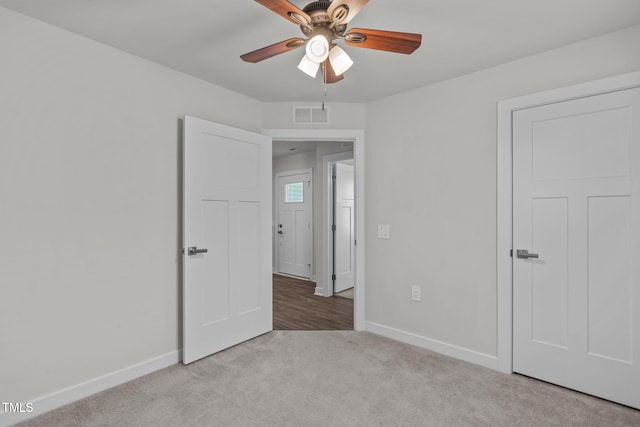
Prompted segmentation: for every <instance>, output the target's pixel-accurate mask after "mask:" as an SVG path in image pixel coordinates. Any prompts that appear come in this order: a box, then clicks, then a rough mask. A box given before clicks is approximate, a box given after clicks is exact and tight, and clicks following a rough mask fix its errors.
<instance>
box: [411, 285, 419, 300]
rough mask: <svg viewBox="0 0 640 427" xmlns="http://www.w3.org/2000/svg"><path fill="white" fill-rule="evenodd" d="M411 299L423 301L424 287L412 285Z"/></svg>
mask: <svg viewBox="0 0 640 427" xmlns="http://www.w3.org/2000/svg"><path fill="white" fill-rule="evenodd" d="M411 301H422V288H421V287H420V286H416V285H413V286H411Z"/></svg>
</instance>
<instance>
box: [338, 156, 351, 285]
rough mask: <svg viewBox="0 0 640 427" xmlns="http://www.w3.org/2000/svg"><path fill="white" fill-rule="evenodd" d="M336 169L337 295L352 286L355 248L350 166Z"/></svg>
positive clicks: (341, 166)
mask: <svg viewBox="0 0 640 427" xmlns="http://www.w3.org/2000/svg"><path fill="white" fill-rule="evenodd" d="M335 168H336V169H335V175H334V176H335V180H334V184H335V189H334V192H333V194H334V205H333V206H334V224H335V226H334V239H333V242H334V255H333V256H334V260H333V270H334V277H335V281H334V284H333V292H334V293H338V292H342V291H345V290H347V289H350V288H353V287H354V285H355V280H354V270H355V256H356V247H355V227H354V225H355V224H354V217H355V214H354V174H353V165H352V164H347V163H341V162H338V163H336V166H335Z"/></svg>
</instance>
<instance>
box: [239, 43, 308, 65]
mask: <svg viewBox="0 0 640 427" xmlns="http://www.w3.org/2000/svg"><path fill="white" fill-rule="evenodd" d="M306 42H307V41H306V40H305V39H301V38H298V37H295V38H292V39H288V40H284V41H281V42H280V43H275V44H272V45H271V46H267V47H263V48H262V49H258V50H254V51H253V52H249V53H245V54H244V55H241V56H240V58H242V60H243V61H245V62H253V63H256V62H260V61H264V60H265V59H268V58H271V57H272V56H276V55H280V54H281V53H285V52H288V51H290V50H293V49H297V48H299V47H300V46H304V44H305V43H306Z"/></svg>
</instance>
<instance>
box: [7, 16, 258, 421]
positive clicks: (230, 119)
mask: <svg viewBox="0 0 640 427" xmlns="http://www.w3.org/2000/svg"><path fill="white" fill-rule="evenodd" d="M0 40H1V42H0V58H2V60H1V62H2V65H1V66H0V138H1V139H0V282H1V283H0V289H1V295H0V300H1V305H2V308H1V309H0V395H1V396H0V398H1V400H2V401H3V402H7V401H8V402H21V401H22V402H24V401H29V400H32V399H35V398H38V397H40V396H42V395H45V394H48V393H52V392H56V391H59V390H62V389H64V388H66V387H70V386H73V385H75V384H78V383H81V382H83V381H87V380H91V379H94V378H97V377H99V376H101V375H105V374H108V373H110V372H113V371H115V370H118V369H121V368H124V367H128V366H131V365H134V364H137V363H140V362H144V361H147V360H149V359H152V358H154V357H157V356H162V355H166V354H171V353H175V356H176V357H177V350H178V349H179V348H180V347H181V337H180V328H181V310H180V304H181V301H180V297H179V295H180V291H179V268H178V264H179V259H180V257H181V255H180V254H179V249H180V247H181V242H180V241H179V234H178V230H179V221H180V213H179V209H180V208H179V198H180V195H179V183H180V174H181V170H180V155H179V149H180V148H179V140H180V137H179V135H180V127H179V119H180V118H181V117H183V115H184V114H190V115H194V116H198V117H202V118H205V119H209V120H213V121H217V122H220V123H224V124H228V125H232V126H236V127H239V128H243V129H248V130H253V131H258V132H259V131H260V129H261V123H262V120H261V114H262V104H261V103H260V102H258V101H255V100H252V99H250V98H246V97H243V96H240V95H237V94H235V93H233V92H230V91H228V90H225V89H222V88H220V87H217V86H214V85H211V84H208V83H205V82H203V81H200V80H197V79H194V78H191V77H188V76H186V75H184V74H181V73H178V72H175V71H172V70H170V69H167V68H164V67H162V66H159V65H156V64H153V63H151V62H148V61H145V60H142V59H140V58H137V57H134V56H131V55H128V54H125V53H123V52H121V51H118V50H115V49H112V48H110V47H107V46H105V45H101V44H98V43H95V42H93V41H90V40H88V39H85V38H83V37H80V36H77V35H73V34H71V33H68V32H66V31H63V30H60V29H57V28H55V27H52V26H49V25H46V24H43V23H41V22H39V21H36V20H33V19H30V18H27V17H25V16H23V15H19V14H16V13H14V12H11V11H8V10H7V9H4V8H0ZM36 409H37V408H36ZM0 424H1V420H0Z"/></svg>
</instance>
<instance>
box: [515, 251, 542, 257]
mask: <svg viewBox="0 0 640 427" xmlns="http://www.w3.org/2000/svg"><path fill="white" fill-rule="evenodd" d="M516 256H517V257H518V258H524V259H527V258H538V254H530V253H529V251H528V250H526V249H517V250H516Z"/></svg>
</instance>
